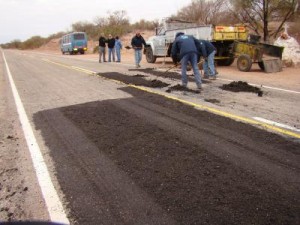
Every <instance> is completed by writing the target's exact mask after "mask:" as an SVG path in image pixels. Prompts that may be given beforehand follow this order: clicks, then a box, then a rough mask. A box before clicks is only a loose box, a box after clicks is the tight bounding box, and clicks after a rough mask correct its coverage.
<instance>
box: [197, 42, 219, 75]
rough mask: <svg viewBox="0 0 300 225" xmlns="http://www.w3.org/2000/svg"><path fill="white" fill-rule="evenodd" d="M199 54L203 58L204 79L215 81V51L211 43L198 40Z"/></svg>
mask: <svg viewBox="0 0 300 225" xmlns="http://www.w3.org/2000/svg"><path fill="white" fill-rule="evenodd" d="M199 46H200V48H199V49H198V50H199V54H200V56H203V58H204V63H203V70H204V78H205V79H208V78H209V79H212V80H215V79H216V69H215V54H216V52H217V49H216V48H215V46H213V44H212V43H210V42H209V41H206V40H199Z"/></svg>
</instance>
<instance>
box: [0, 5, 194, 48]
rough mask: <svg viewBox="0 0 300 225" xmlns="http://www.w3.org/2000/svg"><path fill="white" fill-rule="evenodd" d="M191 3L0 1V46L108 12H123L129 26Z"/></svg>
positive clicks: (66, 27)
mask: <svg viewBox="0 0 300 225" xmlns="http://www.w3.org/2000/svg"><path fill="white" fill-rule="evenodd" d="M191 1H192V0H148V1H147V0H106V1H104V0H0V44H4V43H8V42H10V41H13V40H21V41H25V40H27V39H28V38H30V37H32V36H35V35H39V36H42V37H48V36H49V35H51V34H54V33H57V32H60V31H69V30H71V25H72V24H73V23H76V22H79V21H83V22H91V23H92V22H94V20H95V18H97V17H107V16H108V15H109V12H114V11H120V10H125V11H126V12H127V16H128V17H129V19H130V22H131V23H134V22H137V21H139V20H140V19H145V20H155V19H159V20H161V19H163V18H165V17H168V16H170V15H172V14H175V13H177V11H178V10H180V9H181V8H182V7H184V6H187V5H188V4H189V3H191Z"/></svg>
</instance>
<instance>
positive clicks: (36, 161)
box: [2, 52, 70, 224]
mask: <svg viewBox="0 0 300 225" xmlns="http://www.w3.org/2000/svg"><path fill="white" fill-rule="evenodd" d="M2 55H3V60H4V63H5V66H6V71H7V75H8V78H9V82H10V85H11V89H12V92H13V96H14V99H15V103H16V106H17V111H18V114H19V119H20V122H21V125H22V129H23V132H24V136H25V138H26V142H27V146H28V149H29V152H30V155H31V159H32V162H33V166H34V168H35V172H36V176H37V178H38V183H39V185H40V188H41V191H42V194H43V197H44V200H45V203H46V206H47V210H48V213H49V216H50V219H51V221H52V222H58V223H63V224H70V222H69V220H68V219H67V216H66V214H65V211H64V209H63V206H62V203H61V201H60V199H59V197H58V194H57V192H56V190H55V188H54V186H53V183H52V181H51V178H50V175H49V172H48V169H47V165H46V163H45V160H44V158H43V155H42V153H41V150H40V147H39V145H38V143H37V141H36V138H35V136H34V133H33V130H32V127H31V125H30V122H29V119H28V117H27V115H26V111H25V108H24V106H23V103H22V101H21V98H20V96H19V93H18V90H17V88H16V85H15V83H14V80H13V77H12V75H11V72H10V69H9V67H8V64H7V61H6V58H5V55H4V52H2Z"/></svg>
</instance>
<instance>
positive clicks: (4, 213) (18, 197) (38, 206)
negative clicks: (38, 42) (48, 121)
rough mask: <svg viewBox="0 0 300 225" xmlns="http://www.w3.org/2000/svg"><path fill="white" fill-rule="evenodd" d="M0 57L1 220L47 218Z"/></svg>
mask: <svg viewBox="0 0 300 225" xmlns="http://www.w3.org/2000/svg"><path fill="white" fill-rule="evenodd" d="M2 62H3V61H2V57H0V223H1V222H3V221H8V222H9V221H19V220H23V221H25V220H28V219H37V220H38V219H40V220H45V221H46V220H48V215H47V212H46V210H45V205H44V203H43V201H42V197H41V193H40V190H39V185H38V183H37V181H36V177H35V171H34V169H33V166H32V162H31V158H30V157H29V155H28V152H27V151H28V150H27V149H26V147H25V148H24V146H26V142H25V140H24V134H23V132H22V129H21V124H20V122H19V118H18V114H17V112H16V108H15V103H14V100H13V97H12V93H11V90H10V86H9V84H8V80H7V79H6V76H3V74H2V72H3V71H4V68H2V65H3V64H2Z"/></svg>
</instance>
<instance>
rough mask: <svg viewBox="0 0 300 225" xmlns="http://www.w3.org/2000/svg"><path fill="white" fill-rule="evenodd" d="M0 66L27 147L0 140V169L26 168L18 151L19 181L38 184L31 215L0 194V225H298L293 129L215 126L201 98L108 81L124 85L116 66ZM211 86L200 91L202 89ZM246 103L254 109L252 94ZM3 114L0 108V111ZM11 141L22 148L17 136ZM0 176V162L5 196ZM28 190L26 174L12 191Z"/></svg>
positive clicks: (14, 60)
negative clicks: (18, 224)
mask: <svg viewBox="0 0 300 225" xmlns="http://www.w3.org/2000/svg"><path fill="white" fill-rule="evenodd" d="M0 63H1V73H0V75H1V76H2V78H1V86H3V87H8V86H12V89H14V85H15V89H16V91H17V93H14V98H13V97H12V95H11V93H8V92H4V93H5V94H6V95H7V96H6V97H5V98H6V99H7V100H11V101H16V102H17V104H16V105H17V106H16V108H17V110H18V113H19V114H20V115H19V117H20V120H21V123H22V129H23V131H24V136H25V138H26V141H27V146H25V145H19V146H18V147H17V148H18V151H16V152H10V151H9V149H10V148H8V147H7V146H9V142H8V141H10V139H9V138H7V137H8V136H7V135H6V134H7V133H5V132H4V130H2V131H1V133H0V134H1V135H2V136H1V138H2V141H1V140H0V141H1V142H2V148H1V152H2V153H1V155H0V156H1V158H0V160H2V161H1V162H2V163H8V162H6V161H5V160H4V159H6V158H7V159H8V156H6V155H4V154H3V153H5V152H6V153H7V152H9V153H8V155H9V154H16V157H15V158H14V159H11V158H10V159H9V160H17V161H18V163H16V164H14V167H17V168H18V170H24V168H25V166H26V165H27V164H26V162H23V161H22V159H24V156H23V158H22V157H20V154H21V153H20V152H23V154H24V152H27V153H28V155H29V154H31V157H32V160H33V164H34V167H32V169H26V173H28V174H29V175H30V176H29V175H28V177H32V174H34V173H36V174H37V175H36V176H37V183H39V186H36V191H35V193H37V195H39V196H40V201H41V202H40V203H39V207H40V208H39V210H37V212H38V213H37V212H35V209H34V208H35V207H34V204H32V205H29V204H28V203H26V202H25V203H24V204H19V208H18V207H15V208H14V207H13V205H14V204H15V205H17V203H14V202H13V200H19V199H21V198H22V195H21V196H19V194H17V195H14V196H10V195H9V194H8V193H4V192H3V194H1V196H0V203H1V207H2V205H3V204H7V206H3V207H2V209H3V210H2V209H1V208H0V209H1V210H2V211H1V210H0V211H1V212H0V221H5V220H19V219H21V220H47V219H51V220H52V221H56V222H62V223H71V224H105V225H106V224H297V223H299V219H300V218H299V210H300V204H299V203H300V200H299V199H300V198H299V197H300V196H299V184H300V177H299V171H300V168H299V165H300V164H299V151H300V143H299V139H298V138H297V137H298V135H299V133H298V132H297V129H296V130H285V131H286V133H285V132H284V130H283V129H281V128H280V129H278V130H277V129H275V127H274V126H268V125H266V126H265V127H266V128H267V129H266V130H265V129H261V128H259V127H257V126H261V125H262V123H258V124H256V125H255V126H254V125H251V124H248V123H246V122H247V121H249V123H251V121H252V119H244V120H242V118H245V117H244V116H245V115H246V113H245V114H242V115H241V116H240V117H239V118H240V120H242V121H243V122H239V121H236V120H233V119H232V118H236V119H238V117H234V116H229V115H233V114H232V113H231V111H230V112H224V113H223V115H228V116H227V117H225V116H220V114H221V115H222V113H218V114H219V115H216V114H213V113H211V111H213V110H212V108H211V106H209V107H207V108H206V111H201V110H199V109H197V104H198V105H199V104H202V103H201V101H203V100H201V97H200V99H199V96H201V95H202V94H187V95H183V94H182V93H181V94H182V95H181V96H182V98H181V99H178V95H180V93H179V94H178V93H174V94H173V95H172V94H170V95H169V96H173V97H168V98H167V97H164V96H163V95H162V94H156V93H155V92H158V93H161V90H155V89H151V88H141V87H136V86H133V85H125V84H124V83H121V82H116V81H115V80H110V79H108V78H107V77H109V74H113V72H114V73H115V72H117V73H118V74H120V76H122V75H124V77H125V78H126V76H132V75H133V74H134V72H130V71H128V69H130V68H131V67H130V66H129V65H126V64H117V63H111V64H108V63H107V64H97V63H96V62H94V61H88V60H78V59H76V58H75V57H73V58H72V59H70V58H68V57H67V56H62V57H60V56H47V55H39V54H33V53H30V52H26V53H24V52H20V51H4V54H3V55H2V56H1V62H0ZM94 72H96V73H99V74H105V75H106V76H105V77H106V78H103V77H101V76H97V75H96V74H95V73H94ZM111 76H112V75H111ZM164 81H166V80H164ZM172 82H173V83H176V82H177V83H179V82H180V81H179V80H177V81H174V80H173V81H172V80H170V83H172ZM216 82H219V81H216ZM216 84H217V83H213V84H211V83H209V82H208V83H205V86H204V87H207V88H208V87H210V85H212V86H213V85H216ZM190 85H191V86H192V87H193V85H194V84H193V83H192V82H191V84H190ZM204 91H205V90H204ZM225 95H226V94H225ZM269 95H270V96H272V93H270V94H269ZM277 95H278V94H277ZM274 96H275V95H274ZM284 96H285V97H284V98H286V94H284ZM291 96H292V94H291ZM18 98H19V100H18ZM247 98H248V100H249V99H250V100H251V101H253V102H254V100H253V99H252V98H253V97H252V96H250V95H247ZM294 98H296V97H294ZM0 100H1V99H0ZM259 101H264V99H263V100H259ZM3 102H5V101H3ZM188 102H189V103H190V104H189V103H188ZM203 104H206V103H203ZM7 107H8V105H7V106H6V105H5V106H4V105H3V106H2V107H1V109H2V111H5V110H6V108H7ZM10 107H11V106H10ZM291 107H292V106H291ZM22 108H23V110H24V111H22ZM198 108H200V107H198ZM0 112H1V111H0ZM215 112H220V107H219V108H218V109H216V110H215ZM22 113H23V114H24V115H22ZM0 115H4V113H3V114H0ZM5 116H12V117H15V115H14V114H12V115H7V114H5ZM1 119H2V118H1ZM14 119H17V118H14ZM22 120H24V121H25V122H24V121H22ZM238 120H239V119H238ZM26 121H27V122H26ZM4 128H5V130H6V131H7V132H9V131H11V132H12V131H13V130H14V129H15V130H16V129H18V127H15V128H10V127H9V126H6V127H4ZM31 132H32V133H31ZM274 132H278V133H274ZM18 133H19V134H20V136H19V137H17V138H19V139H20V142H21V140H23V139H24V136H21V134H22V133H21V132H18ZM292 134H294V135H292ZM14 138H16V137H14ZM24 142H25V141H24ZM40 157H42V158H40ZM27 163H28V162H27ZM4 168H5V166H4V164H3V165H2V166H1V167H0V169H2V171H0V172H1V173H0V187H2V188H1V189H0V191H1V190H3V191H4V190H5V191H6V192H7V190H8V189H7V188H6V186H9V185H10V186H12V187H14V185H13V182H14V180H13V179H11V180H9V179H7V177H6V179H5V180H4V176H5V174H6V173H8V171H6V170H5V169H4ZM45 169H46V172H45ZM24 174H25V172H24ZM48 174H49V175H48ZM48 178H49V179H48ZM31 179H32V178H31ZM27 182H29V179H27V178H26V176H25V177H24V178H23V183H22V185H23V186H26V185H27ZM52 187H53V188H52ZM23 189H24V188H23ZM40 190H41V191H40ZM13 191H14V190H10V193H12V192H13ZM7 196H10V197H7ZM16 196H19V197H18V199H17V198H16ZM24 196H25V194H24ZM29 197H30V196H28V195H26V198H29ZM37 198H38V197H37V196H35V199H37ZM5 199H10V200H11V201H10V203H9V202H7V201H5ZM36 201H37V200H36ZM26 204H28V205H26ZM44 211H46V212H47V213H48V215H46V213H44ZM11 212H15V213H13V214H9V213H11ZM17 212H18V213H17ZM20 212H23V214H22V213H20ZM14 215H15V216H14Z"/></svg>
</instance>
